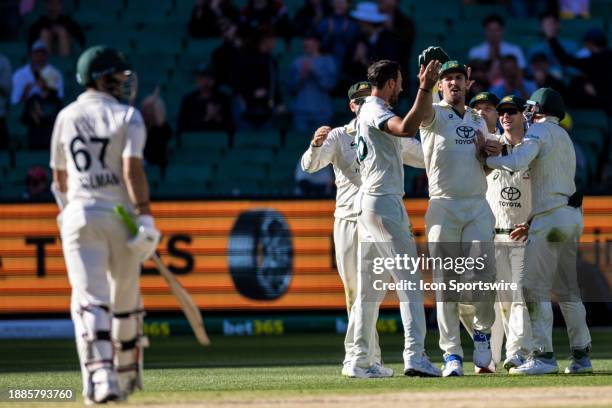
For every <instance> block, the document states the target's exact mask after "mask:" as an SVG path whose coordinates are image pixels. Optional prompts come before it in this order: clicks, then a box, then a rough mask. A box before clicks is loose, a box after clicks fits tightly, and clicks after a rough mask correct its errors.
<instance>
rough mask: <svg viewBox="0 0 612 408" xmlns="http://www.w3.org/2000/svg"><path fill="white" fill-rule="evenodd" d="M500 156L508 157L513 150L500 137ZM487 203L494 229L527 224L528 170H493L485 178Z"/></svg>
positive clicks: (506, 228)
mask: <svg viewBox="0 0 612 408" xmlns="http://www.w3.org/2000/svg"><path fill="white" fill-rule="evenodd" d="M500 141H502V143H504V146H503V150H502V155H503V156H506V155H510V154H512V151H513V150H514V149H515V147H513V146H512V145H511V144H510V143H508V140H507V139H506V138H505V137H503V136H502V138H501V139H500ZM487 201H488V202H489V206H490V207H491V210H492V211H493V214H494V215H495V228H496V229H498V230H506V231H507V230H510V229H514V226H515V225H516V224H520V223H523V222H527V219H528V218H529V213H530V212H531V179H530V174H529V169H527V170H521V171H508V170H499V169H497V170H493V171H492V172H491V173H489V175H488V176H487Z"/></svg>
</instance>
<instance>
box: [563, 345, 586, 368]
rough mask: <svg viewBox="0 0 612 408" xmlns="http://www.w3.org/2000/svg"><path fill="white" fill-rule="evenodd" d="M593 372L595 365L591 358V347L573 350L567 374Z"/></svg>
mask: <svg viewBox="0 0 612 408" xmlns="http://www.w3.org/2000/svg"><path fill="white" fill-rule="evenodd" d="M592 372H593V365H592V364H591V360H590V359H589V349H588V348H585V349H582V350H572V356H571V357H570V364H569V366H567V368H566V369H565V374H584V373H592Z"/></svg>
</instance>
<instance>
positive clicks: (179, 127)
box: [0, 0, 612, 195]
mask: <svg viewBox="0 0 612 408" xmlns="http://www.w3.org/2000/svg"><path fill="white" fill-rule="evenodd" d="M83 1H84V0H80V1H79V0H73V1H68V0H64V1H63V0H0V150H6V149H10V148H11V142H10V140H11V129H8V128H7V120H6V118H7V115H8V111H9V109H11V110H13V109H15V110H18V111H19V112H20V121H21V123H22V124H23V125H24V126H25V127H26V128H27V145H26V146H21V147H20V148H27V149H29V150H45V149H48V148H49V143H50V136H51V131H52V128H53V123H54V120H55V117H56V116H57V114H58V112H59V110H61V108H62V107H63V106H65V105H66V104H68V103H70V102H71V101H70V100H68V99H67V97H66V92H65V88H66V87H67V86H68V85H69V84H67V82H68V81H71V82H72V81H74V79H73V78H72V77H71V78H67V77H64V73H63V72H62V70H61V69H60V68H58V67H55V66H54V65H53V61H58V59H59V60H60V61H61V59H62V58H67V59H71V60H72V61H75V56H78V54H79V53H80V52H81V51H82V50H83V49H85V48H86V47H88V46H90V45H93V44H92V43H91V42H90V41H88V39H87V31H86V30H84V29H83V26H82V24H81V22H80V21H79V20H78V18H77V17H75V15H73V14H71V11H70V10H72V9H74V8H75V7H77V8H78V6H79V3H82V2H83ZM122 1H123V4H124V5H125V6H127V5H128V3H129V2H130V1H132V0H122ZM176 1H182V2H186V1H188V0H174V1H173V0H168V2H169V3H172V4H175V3H176ZM284 1H287V2H289V1H300V2H301V1H303V4H302V5H301V6H300V7H295V8H294V10H293V12H291V13H290V12H289V8H288V7H287V4H286V3H285V2H284ZM400 1H402V0H368V1H362V2H351V1H349V0H246V1H244V0H243V1H242V2H241V4H240V5H239V4H238V2H237V1H235V0H195V1H194V4H193V7H192V9H191V13H190V15H189V16H188V19H186V21H185V22H184V31H185V32H184V35H185V37H186V41H196V42H197V41H202V40H206V39H218V40H219V42H218V44H217V46H216V47H215V48H214V49H213V50H212V52H211V53H210V55H208V56H206V58H202V60H201V61H200V62H199V63H198V64H195V65H194V66H193V67H188V69H189V70H190V71H191V72H192V73H193V76H192V78H193V79H192V80H191V81H192V82H191V83H187V82H185V83H182V84H181V86H182V87H183V97H182V100H181V101H180V103H178V104H177V105H179V108H178V109H177V114H176V115H175V116H168V113H167V112H166V106H165V104H164V101H163V100H162V97H163V93H162V92H161V91H160V89H159V88H156V89H155V90H154V91H153V92H152V93H149V94H148V95H147V94H145V95H141V99H140V103H139V105H138V106H139V107H140V108H141V110H142V113H143V117H144V120H145V123H146V126H147V130H148V142H147V146H146V149H145V158H146V160H147V162H148V164H149V165H152V166H158V167H159V168H160V170H161V176H162V178H164V177H165V175H166V169H167V168H168V166H171V164H169V160H168V155H169V151H170V148H169V145H171V144H172V140H173V139H176V140H180V139H181V135H182V134H184V133H187V132H225V133H227V134H228V135H230V137H229V147H230V148H231V147H232V146H233V144H234V142H233V135H234V134H235V133H236V132H242V131H250V132H253V131H260V132H268V133H270V132H278V131H279V130H280V131H281V133H283V134H284V133H287V132H288V131H291V132H297V133H299V134H302V135H306V134H309V133H311V132H312V131H313V130H314V129H315V128H316V127H318V126H320V125H323V124H331V125H334V126H337V125H341V124H342V123H341V122H335V121H337V120H339V119H338V118H339V117H340V118H342V119H344V118H346V117H347V115H346V114H345V115H344V116H343V115H340V116H339V115H338V111H339V108H338V106H344V107H345V110H347V112H346V113H347V114H348V108H347V107H346V103H345V102H344V99H343V98H345V95H346V90H347V89H348V87H349V86H350V85H351V84H352V83H354V82H357V81H360V80H363V79H364V77H365V72H366V68H367V66H368V65H369V64H370V63H371V62H372V61H374V60H377V59H392V60H396V61H398V62H400V64H401V66H402V68H403V72H402V74H403V75H404V77H405V78H408V80H407V81H405V82H406V86H405V87H404V88H405V91H406V92H405V93H404V98H406V99H409V98H411V97H412V95H413V92H412V91H413V88H412V86H413V82H414V81H413V77H414V76H415V74H416V71H415V69H416V66H415V65H416V63H415V61H413V60H412V59H413V56H414V55H415V54H414V51H420V50H414V48H415V39H416V38H418V36H419V33H420V30H424V29H427V27H423V26H421V25H420V21H419V20H418V19H417V18H415V17H414V16H411V15H409V13H408V12H406V8H405V7H404V8H402V7H401V4H400ZM457 1H458V2H460V0H457ZM461 3H463V4H464V5H467V6H470V5H474V4H477V3H479V2H478V1H474V0H465V1H464V2H461ZM486 3H487V4H489V3H491V2H486ZM502 3H503V4H505V5H506V6H507V10H508V12H507V13H506V14H504V15H503V16H502V15H501V14H490V15H487V16H486V17H485V18H484V19H483V20H482V21H477V20H474V19H471V18H470V16H463V17H461V18H460V17H457V20H459V21H457V22H456V24H481V25H482V39H481V41H473V43H472V44H466V45H473V46H472V47H471V48H469V51H468V52H467V53H465V55H452V49H451V50H447V51H449V52H450V53H451V56H452V57H453V58H457V59H459V60H462V61H465V62H466V63H467V64H468V65H469V66H470V67H471V79H472V80H473V81H474V83H473V85H472V87H471V89H470V95H469V96H468V100H469V98H471V96H473V95H474V94H476V93H478V92H481V91H486V90H488V91H490V92H492V93H494V94H496V95H497V96H498V97H503V96H505V95H508V94H516V95H520V96H522V97H523V98H528V97H529V95H530V94H531V93H532V92H533V91H534V90H535V89H537V88H539V87H545V86H547V87H552V88H555V89H557V90H558V91H559V92H561V93H562V95H563V96H564V98H565V101H566V104H567V106H568V108H569V109H570V110H571V109H595V110H604V111H605V112H606V114H607V116H608V117H612V97H610V95H612V93H611V92H610V91H611V89H610V88H611V87H612V76H611V75H610V73H611V72H612V51H611V50H610V48H609V47H608V39H607V35H606V33H605V32H604V31H603V30H602V29H601V27H597V26H594V27H593V28H590V29H588V30H586V32H584V33H583V35H582V37H581V38H579V37H576V36H575V35H573V36H568V35H566V33H564V32H563V31H562V30H561V24H560V21H561V20H560V19H564V18H580V19H586V20H585V21H588V18H590V17H591V15H590V14H589V1H584V0H561V1H542V0H535V1H527V0H512V1H506V2H502ZM37 7H38V9H42V10H43V11H42V13H41V14H40V17H38V18H37V19H34V20H30V22H29V24H28V25H25V23H24V21H27V20H28V19H27V18H26V17H27V15H28V13H30V12H31V11H32V10H34V9H36V8H37ZM100 7H103V6H102V3H100ZM434 10H435V9H434ZM611 11H612V9H611ZM536 16H538V17H537V18H538V19H539V24H540V31H541V39H540V40H539V41H535V42H534V43H533V44H530V45H529V46H528V47H526V46H525V44H521V45H519V44H513V43H512V42H511V41H508V40H507V39H506V37H507V33H508V32H511V31H512V30H513V29H514V28H513V27H512V26H509V25H508V23H507V20H508V17H510V18H531V19H534V18H536ZM432 17H433V16H432ZM429 21H432V20H429ZM440 24H442V23H440ZM145 30H146V27H145ZM456 32H457V31H456ZM459 32H460V31H459ZM177 35H182V34H177ZM469 38H470V39H471V40H472V39H473V37H469ZM16 40H18V41H23V42H24V47H25V43H27V50H28V61H27V63H26V64H25V65H23V66H21V67H19V66H14V65H12V64H14V63H15V62H14V61H9V60H8V59H7V58H6V57H5V56H3V55H2V42H3V41H16ZM471 40H470V41H471ZM450 41H453V42H461V41H466V40H464V39H463V38H461V37H457V34H455V37H454V38H451V39H450ZM416 43H417V44H418V42H416ZM296 44H299V47H301V51H300V52H297V53H296V52H295V50H293V51H292V52H291V53H290V48H291V47H296ZM432 45H433V44H432ZM419 46H421V45H419ZM279 50H280V51H279ZM281 55H292V61H290V62H289V63H288V64H282V63H281V61H280V58H281V57H280V56H281ZM160 85H163V84H160ZM148 92H150V90H148ZM71 96H73V95H71ZM339 100H341V101H342V103H341V104H340V105H339V104H338V103H336V102H337V101H339ZM570 126H571V125H568V129H569V130H570V132H579V129H571V127H570ZM264 137H265V136H264ZM605 139H606V140H605V141H604V146H605V152H600V153H601V157H602V164H601V166H599V168H597V169H596V170H595V172H594V174H593V180H591V181H590V183H589V186H590V187H593V186H594V185H599V184H600V183H604V184H605V183H606V182H607V183H610V186H608V188H609V187H612V164H610V160H608V154H607V149H609V134H606V135H605ZM304 143H305V144H307V139H306V138H305V139H304ZM577 155H578V159H579V165H582V166H586V165H587V164H585V163H584V162H585V161H587V160H589V159H588V158H585V155H584V153H583V152H581V151H580V147H579V146H578V147H577ZM295 160H296V161H297V160H298V158H297V157H295ZM581 161H582V162H581ZM293 169H294V168H292V169H290V170H289V171H292V170H293ZM35 173H36V174H37V175H38V176H40V174H39V173H40V172H39V171H38V172H35ZM317 177H318V179H312V180H308V177H307V176H306V175H304V174H300V173H299V172H298V174H297V175H296V190H295V191H296V192H297V193H298V194H304V195H309V194H315V195H319V194H331V193H333V192H332V191H331V188H330V186H331V185H332V184H331V183H330V180H329V175H328V174H326V175H318V176H317ZM38 179H40V177H38ZM412 189H413V191H416V192H418V193H422V194H426V185H425V183H424V182H423V176H422V175H420V177H417V178H416V179H415V181H414V184H413V185H412ZM599 191H601V190H599Z"/></svg>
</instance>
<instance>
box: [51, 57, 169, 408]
mask: <svg viewBox="0 0 612 408" xmlns="http://www.w3.org/2000/svg"><path fill="white" fill-rule="evenodd" d="M77 75H78V80H79V83H81V84H82V85H84V86H85V87H86V90H85V92H83V93H82V94H81V95H80V96H79V97H78V99H77V100H76V101H75V102H73V103H71V104H70V105H68V106H67V107H66V108H64V109H63V110H62V111H61V112H60V114H59V115H58V117H57V120H56V122H55V128H54V130H53V136H52V142H51V167H52V169H53V187H52V190H53V192H54V194H55V196H56V200H57V202H58V204H59V205H60V207H62V208H63V210H62V211H61V213H60V216H59V217H58V221H59V224H60V225H59V226H60V233H61V237H62V247H63V252H64V259H65V262H66V267H67V269H68V278H69V280H70V285H71V287H72V298H71V314H72V320H73V322H74V326H75V336H76V343H77V351H78V355H79V360H80V363H81V371H82V376H83V395H84V396H85V401H86V403H105V402H107V401H112V400H119V399H124V398H126V397H127V395H128V394H130V393H131V392H133V391H134V390H135V389H136V388H142V361H143V360H142V357H143V347H144V346H145V340H146V338H144V337H143V331H142V330H143V328H142V323H143V314H144V311H143V305H142V301H141V298H140V286H139V277H140V263H141V262H142V261H143V260H145V259H147V258H148V257H149V256H150V255H151V254H152V253H153V251H155V248H156V246H157V243H158V242H159V238H160V233H159V231H158V230H157V229H156V228H155V226H154V222H153V218H152V216H151V212H150V208H149V192H148V186H147V179H146V176H145V173H144V169H143V165H142V157H143V156H142V153H143V148H144V145H145V139H146V130H145V126H144V123H143V120H142V117H141V115H140V113H139V112H138V110H136V109H135V108H133V107H131V106H128V105H127V104H125V103H124V101H125V100H126V99H128V98H129V97H130V96H133V93H135V83H134V81H133V75H134V73H133V72H132V71H131V68H130V65H129V63H128V62H127V60H126V58H125V57H124V56H123V54H121V53H120V52H118V51H117V50H115V49H113V48H109V47H105V46H95V47H91V48H89V49H87V50H86V51H85V52H84V53H83V54H82V55H81V56H80V58H79V60H78V64H77ZM118 204H121V205H123V206H124V207H125V208H126V209H128V210H129V211H131V212H132V213H133V214H135V215H138V223H139V230H138V234H137V235H136V236H135V237H130V236H128V231H127V228H126V227H125V225H124V224H123V223H122V221H121V219H120V218H119V217H118V216H117V215H115V214H114V213H113V208H114V207H115V206H116V205H118Z"/></svg>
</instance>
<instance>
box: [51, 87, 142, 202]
mask: <svg viewBox="0 0 612 408" xmlns="http://www.w3.org/2000/svg"><path fill="white" fill-rule="evenodd" d="M145 141H146V129H145V126H144V122H143V120H142V116H141V115H140V112H139V111H138V110H137V109H135V108H133V107H131V106H128V105H125V104H122V103H119V102H118V101H117V100H116V99H115V98H113V97H112V96H110V95H108V94H106V93H102V92H98V91H94V90H87V91H85V92H84V93H82V94H81V95H80V96H79V97H78V98H77V100H76V101H75V102H73V103H71V104H70V105H68V106H67V107H65V108H64V109H62V111H61V112H60V113H59V115H58V116H57V119H56V121H55V127H54V129H53V136H52V139H51V163H50V164H51V167H52V168H54V169H57V170H66V172H67V174H68V202H69V203H74V202H77V203H79V204H81V205H83V206H84V207H97V208H113V207H114V206H115V205H117V204H122V205H124V206H126V208H128V209H130V208H131V207H132V206H131V204H130V200H129V196H128V193H127V190H126V186H125V182H124V180H123V161H122V159H123V158H128V157H136V158H142V153H143V149H144V145H145Z"/></svg>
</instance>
